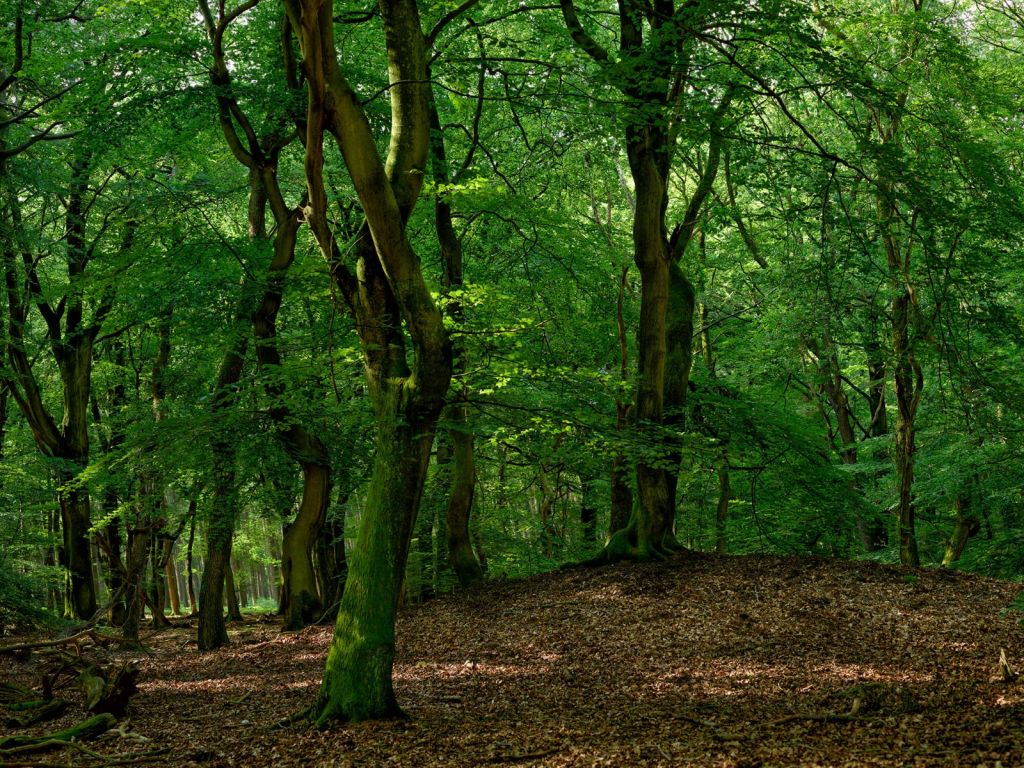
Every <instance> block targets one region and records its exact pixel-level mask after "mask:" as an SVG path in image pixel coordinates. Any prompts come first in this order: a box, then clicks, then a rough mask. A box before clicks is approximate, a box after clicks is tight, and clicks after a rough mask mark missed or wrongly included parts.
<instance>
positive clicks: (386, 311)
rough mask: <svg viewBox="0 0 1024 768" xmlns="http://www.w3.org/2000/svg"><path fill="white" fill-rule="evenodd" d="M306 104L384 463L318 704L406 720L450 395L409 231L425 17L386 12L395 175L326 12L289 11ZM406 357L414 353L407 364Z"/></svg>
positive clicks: (323, 223)
mask: <svg viewBox="0 0 1024 768" xmlns="http://www.w3.org/2000/svg"><path fill="white" fill-rule="evenodd" d="M285 7H286V9H287V13H288V19H289V22H290V25H291V28H292V29H294V30H295V33H296V35H297V36H298V38H299V44H300V48H301V50H302V53H303V71H304V74H305V76H306V83H307V88H308V95H309V109H308V113H307V121H306V128H307V131H306V141H305V148H306V155H305V171H306V182H307V190H308V193H309V204H308V205H307V206H306V208H305V220H306V221H307V222H308V223H309V226H310V228H311V229H312V230H313V233H314V235H315V237H316V239H317V242H318V244H319V246H320V249H321V251H322V252H323V254H324V255H325V256H326V258H327V259H328V261H329V263H330V266H331V269H332V276H333V278H334V280H335V283H336V284H337V285H338V287H339V289H340V291H341V293H342V295H343V296H344V297H345V301H346V303H347V304H348V306H349V309H350V311H351V313H352V316H353V319H354V321H355V324H356V328H357V331H358V333H359V337H360V343H361V346H362V351H363V357H364V361H365V370H366V377H367V384H368V388H369V390H370V396H371V399H372V400H373V404H374V410H375V422H376V438H377V443H376V454H375V456H374V464H373V472H372V475H371V478H370V484H369V489H368V493H367V501H366V506H365V509H364V513H363V518H362V520H361V523H360V526H359V534H358V537H357V539H356V545H355V549H354V551H353V556H352V560H351V564H350V569H349V576H348V583H347V585H346V588H345V594H344V596H343V597H342V601H341V607H340V610H339V611H338V620H337V623H336V624H335V630H334V639H333V640H332V642H331V647H330V650H329V652H328V657H327V667H326V670H325V674H324V679H323V683H322V685H321V688H320V693H319V696H318V697H317V700H316V702H315V704H314V706H313V709H312V718H313V720H314V721H315V722H316V723H318V724H324V723H326V722H327V721H328V720H332V719H340V720H365V719H370V718H379V717H389V716H394V715H396V714H398V713H399V709H398V705H397V702H396V701H395V696H394V690H393V686H392V677H391V674H392V673H391V670H392V664H393V661H394V653H395V648H394V633H395V628H394V618H395V610H396V608H397V604H398V599H399V595H400V592H401V583H402V578H403V575H404V572H405V565H406V560H407V558H408V554H409V545H410V542H411V539H412V529H413V525H414V523H415V519H416V513H417V510H418V507H419V504H420V500H421V498H422V494H423V485H424V481H425V478H426V474H427V467H428V463H429V458H430V449H431V445H432V443H433V439H434V431H435V429H436V426H437V420H438V417H439V415H440V413H441V409H442V407H443V404H444V398H445V396H446V394H447V391H448V387H449V385H450V383H451V373H452V354H451V344H450V340H449V338H448V333H447V331H446V330H445V327H444V318H443V316H442V313H441V312H440V311H439V310H438V308H437V306H436V304H435V303H434V300H433V298H432V296H431V293H430V290H429V288H428V286H427V284H426V281H425V279H424V276H423V272H422V270H421V268H420V261H419V259H418V257H417V255H416V254H415V253H414V252H413V250H412V246H411V244H410V242H409V240H408V238H407V235H406V232H405V224H406V221H407V220H408V217H409V215H410V213H411V212H412V210H413V207H414V206H415V204H416V201H417V199H418V197H419V193H420V191H421V188H422V184H423V176H424V174H423V170H424V169H425V168H426V162H427V150H428V143H429V109H428V94H429V83H428V81H427V77H426V75H427V67H426V61H427V57H426V40H425V38H424V35H423V33H422V30H421V28H420V21H419V12H418V8H417V4H416V3H415V2H413V1H412V0H391V1H389V2H381V3H380V4H379V6H378V7H379V10H380V14H381V18H382V22H383V29H384V37H385V41H386V47H387V51H388V79H389V82H390V83H391V85H392V88H391V90H390V91H389V96H390V103H391V136H390V145H389V149H388V157H387V160H386V161H382V160H381V158H380V155H379V154H378V151H377V141H376V136H375V135H374V131H373V130H372V128H371V126H370V123H369V120H368V119H367V115H366V113H365V111H364V109H363V105H362V104H361V103H360V101H359V99H358V97H357V95H356V92H355V90H354V89H353V88H352V86H351V85H350V84H349V82H348V81H347V80H346V78H345V75H344V73H343V72H342V71H341V69H340V66H339V61H338V57H337V52H336V49H335V44H334V16H333V13H334V12H333V4H332V3H331V1H330V0H322V1H321V0H316V2H313V1H312V0H286V2H285ZM325 131H330V132H331V133H332V134H333V137H334V139H335V140H336V143H337V146H338V148H339V149H340V151H341V154H342V157H343V159H344V161H345V165H346V167H347V169H348V172H349V176H350V178H351V180H352V183H353V186H354V188H355V189H356V192H357V193H358V196H359V201H360V204H361V206H362V209H363V213H364V215H365V216H366V226H365V227H364V228H363V230H362V231H361V232H360V234H359V236H358V237H357V243H356V254H357V259H358V264H357V268H356V271H355V273H353V272H352V271H351V270H350V269H349V268H348V266H347V265H346V264H345V263H344V262H343V260H342V259H343V254H342V250H341V248H340V247H339V244H338V243H337V241H336V240H335V234H334V232H335V230H334V228H333V227H332V225H331V222H330V220H329V218H328V211H329V210H330V208H329V205H330V204H329V202H328V195H327V189H326V186H325V184H324V179H323V164H324V157H323V149H324V133H325ZM407 344H408V345H409V346H411V349H409V350H408V352H410V353H411V354H407Z"/></svg>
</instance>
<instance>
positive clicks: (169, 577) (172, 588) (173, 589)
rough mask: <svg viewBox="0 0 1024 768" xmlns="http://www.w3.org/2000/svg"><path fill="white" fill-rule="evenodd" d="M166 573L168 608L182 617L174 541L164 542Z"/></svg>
mask: <svg viewBox="0 0 1024 768" xmlns="http://www.w3.org/2000/svg"><path fill="white" fill-rule="evenodd" d="M162 559H163V563H164V573H165V574H166V584H167V587H166V595H167V603H168V607H169V608H170V609H171V613H172V614H174V615H175V616H180V615H181V601H180V599H179V597H178V573H177V570H175V567H174V539H168V540H166V541H165V542H164V551H163V558H162Z"/></svg>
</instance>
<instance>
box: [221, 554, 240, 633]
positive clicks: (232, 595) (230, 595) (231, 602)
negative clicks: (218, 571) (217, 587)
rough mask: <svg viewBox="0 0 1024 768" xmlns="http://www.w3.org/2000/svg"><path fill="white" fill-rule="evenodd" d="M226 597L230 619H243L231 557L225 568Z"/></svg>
mask: <svg viewBox="0 0 1024 768" xmlns="http://www.w3.org/2000/svg"><path fill="white" fill-rule="evenodd" d="M224 599H225V601H226V602H227V609H228V621H241V620H242V607H241V606H240V605H239V604H238V590H237V589H235V569H234V564H233V562H232V558H230V557H229V558H228V560H227V565H226V567H225V568H224Z"/></svg>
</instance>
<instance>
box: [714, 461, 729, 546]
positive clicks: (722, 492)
mask: <svg viewBox="0 0 1024 768" xmlns="http://www.w3.org/2000/svg"><path fill="white" fill-rule="evenodd" d="M717 469H718V505H717V506H716V507H715V553H716V554H719V555H724V554H725V553H726V552H727V551H728V548H729V543H728V539H727V538H726V535H725V533H726V524H727V522H728V520H729V501H730V500H731V499H732V486H731V485H730V484H729V457H728V454H727V453H726V452H725V451H723V452H722V456H721V457H720V458H719V460H718V467H717Z"/></svg>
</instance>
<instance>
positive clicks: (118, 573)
mask: <svg viewBox="0 0 1024 768" xmlns="http://www.w3.org/2000/svg"><path fill="white" fill-rule="evenodd" d="M103 507H104V509H103V511H104V513H106V514H111V513H113V511H114V510H115V509H116V508H117V496H116V495H115V494H114V493H113V492H111V491H108V492H107V495H106V497H105V498H104V502H103ZM103 530H104V534H105V537H106V542H105V543H106V546H105V550H106V555H107V570H108V572H109V573H110V576H109V580H110V610H109V611H108V613H107V620H108V621H109V622H110V626H112V627H120V626H121V625H122V624H124V619H125V613H126V611H127V592H126V590H125V564H124V561H123V560H122V554H121V521H120V519H119V518H117V517H112V518H111V520H110V522H109V523H107V525H106V527H105V528H104V529H103Z"/></svg>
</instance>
